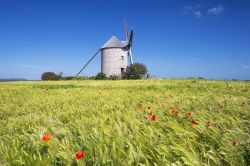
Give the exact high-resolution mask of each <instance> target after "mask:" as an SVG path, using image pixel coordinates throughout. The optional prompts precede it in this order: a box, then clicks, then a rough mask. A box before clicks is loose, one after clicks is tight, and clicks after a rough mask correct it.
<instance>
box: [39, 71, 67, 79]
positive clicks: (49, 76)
mask: <svg viewBox="0 0 250 166" xmlns="http://www.w3.org/2000/svg"><path fill="white" fill-rule="evenodd" d="M61 77H62V76H61V73H60V74H59V75H57V74H56V73H54V72H44V73H43V74H42V80H59V79H60V78H61Z"/></svg>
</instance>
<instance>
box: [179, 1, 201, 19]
mask: <svg viewBox="0 0 250 166" xmlns="http://www.w3.org/2000/svg"><path fill="white" fill-rule="evenodd" d="M182 14H184V15H193V16H195V17H197V18H200V17H201V16H202V11H201V5H200V4H196V5H193V6H191V5H188V6H184V8H183V11H182Z"/></svg>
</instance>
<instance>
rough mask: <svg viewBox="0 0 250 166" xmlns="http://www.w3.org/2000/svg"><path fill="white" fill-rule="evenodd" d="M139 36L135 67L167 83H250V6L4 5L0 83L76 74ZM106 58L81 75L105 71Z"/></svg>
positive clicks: (71, 1) (194, 0) (223, 0)
mask: <svg viewBox="0 0 250 166" xmlns="http://www.w3.org/2000/svg"><path fill="white" fill-rule="evenodd" d="M124 18H127V20H128V23H129V27H130V28H132V29H133V30H134V45H133V47H132V52H133V58H134V61H135V62H141V63H144V64H146V66H147V67H148V70H149V72H150V74H151V75H156V76H158V77H166V78H183V77H198V76H201V77H206V78H213V79H233V78H235V79H250V1H248V0H244V1H243V0H185V1H184V0H178V1H177V0H162V1H160V0H144V1H139V0H137V1H135V0H131V1H130V0H126V1H122V0H106V1H103V0H99V1H94V0H93V1H90V0H89V1H86V2H85V1H77V0H40V1H39V0H36V1H34V0H30V1H28V0H22V1H20V0H0V78H11V77H12V78H13V77H15V78H16V77H18V78H26V79H40V76H41V73H43V72H45V71H53V72H60V71H63V73H64V75H65V76H67V75H75V74H76V73H77V72H78V71H79V70H80V69H81V67H82V66H83V64H84V63H85V62H86V61H87V60H88V59H89V58H90V57H91V56H92V54H93V53H95V52H96V50H97V49H98V48H99V47H100V46H101V45H102V44H103V43H105V42H106V41H107V40H108V39H109V38H110V37H111V36H112V35H116V36H117V37H118V38H119V39H124V38H125V35H124V27H123V20H124ZM100 66H101V65H100V56H98V57H97V58H95V59H94V61H93V62H92V63H91V64H90V65H89V66H88V67H87V68H86V69H85V70H84V71H83V72H82V74H81V75H95V74H96V73H97V72H99V71H100Z"/></svg>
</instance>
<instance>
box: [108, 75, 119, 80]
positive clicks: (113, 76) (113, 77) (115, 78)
mask: <svg viewBox="0 0 250 166" xmlns="http://www.w3.org/2000/svg"><path fill="white" fill-rule="evenodd" d="M109 79H110V80H119V79H120V77H119V76H117V75H115V74H113V75H110V77H109Z"/></svg>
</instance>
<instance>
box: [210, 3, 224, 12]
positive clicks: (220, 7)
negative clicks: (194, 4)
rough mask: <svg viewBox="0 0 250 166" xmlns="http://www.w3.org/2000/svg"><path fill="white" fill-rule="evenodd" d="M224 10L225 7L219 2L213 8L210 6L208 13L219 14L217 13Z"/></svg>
mask: <svg viewBox="0 0 250 166" xmlns="http://www.w3.org/2000/svg"><path fill="white" fill-rule="evenodd" d="M223 10H224V7H223V6H222V5H221V4H218V5H216V6H214V7H212V8H209V9H208V10H207V13H208V14H213V15H217V14H221V13H222V12H223Z"/></svg>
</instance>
